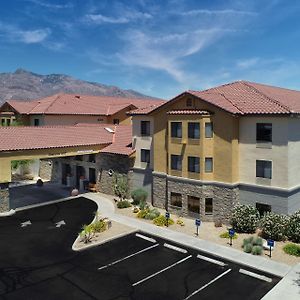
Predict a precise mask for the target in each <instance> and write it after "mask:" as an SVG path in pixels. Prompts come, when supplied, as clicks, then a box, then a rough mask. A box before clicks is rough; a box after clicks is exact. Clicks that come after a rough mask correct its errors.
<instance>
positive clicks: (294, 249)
mask: <svg viewBox="0 0 300 300" xmlns="http://www.w3.org/2000/svg"><path fill="white" fill-rule="evenodd" d="M283 251H284V252H285V253H287V254H289V255H293V256H300V246H299V245H296V244H293V243H289V244H287V245H285V246H284V247H283Z"/></svg>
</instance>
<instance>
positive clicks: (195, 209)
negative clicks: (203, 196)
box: [188, 196, 200, 214]
mask: <svg viewBox="0 0 300 300" xmlns="http://www.w3.org/2000/svg"><path fill="white" fill-rule="evenodd" d="M188 211H189V212H190V213H194V214H200V198H198V197H194V196H188Z"/></svg>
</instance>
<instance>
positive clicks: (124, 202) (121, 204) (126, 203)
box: [117, 200, 131, 208]
mask: <svg viewBox="0 0 300 300" xmlns="http://www.w3.org/2000/svg"><path fill="white" fill-rule="evenodd" d="M130 206H131V203H130V202H129V201H127V200H122V201H119V202H118V203H117V207H118V208H127V207H130Z"/></svg>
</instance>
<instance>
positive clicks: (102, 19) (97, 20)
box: [85, 10, 152, 24]
mask: <svg viewBox="0 0 300 300" xmlns="http://www.w3.org/2000/svg"><path fill="white" fill-rule="evenodd" d="M151 18H152V15H150V14H149V13H144V12H139V11H135V10H132V11H130V10H127V11H123V12H122V16H116V17H112V16H105V15H103V14H87V15H85V21H87V22H88V23H93V24H104V23H110V24H126V23H130V22H132V21H136V20H146V19H151Z"/></svg>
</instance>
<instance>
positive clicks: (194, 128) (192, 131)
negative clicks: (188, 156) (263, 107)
mask: <svg viewBox="0 0 300 300" xmlns="http://www.w3.org/2000/svg"><path fill="white" fill-rule="evenodd" d="M188 136H189V139H199V138H200V123H189V124H188Z"/></svg>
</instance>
